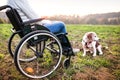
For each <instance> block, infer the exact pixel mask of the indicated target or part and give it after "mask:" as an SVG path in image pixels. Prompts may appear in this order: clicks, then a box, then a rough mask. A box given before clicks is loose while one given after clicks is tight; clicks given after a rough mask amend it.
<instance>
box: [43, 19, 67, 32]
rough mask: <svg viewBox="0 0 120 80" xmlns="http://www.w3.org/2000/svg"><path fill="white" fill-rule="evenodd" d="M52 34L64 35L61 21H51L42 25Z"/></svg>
mask: <svg viewBox="0 0 120 80" xmlns="http://www.w3.org/2000/svg"><path fill="white" fill-rule="evenodd" d="M44 26H45V27H47V28H48V29H49V30H50V31H51V32H52V33H66V28H65V24H64V23H63V22H61V21H52V22H51V23H46V24H44Z"/></svg>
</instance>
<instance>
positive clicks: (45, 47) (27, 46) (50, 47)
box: [0, 5, 74, 78]
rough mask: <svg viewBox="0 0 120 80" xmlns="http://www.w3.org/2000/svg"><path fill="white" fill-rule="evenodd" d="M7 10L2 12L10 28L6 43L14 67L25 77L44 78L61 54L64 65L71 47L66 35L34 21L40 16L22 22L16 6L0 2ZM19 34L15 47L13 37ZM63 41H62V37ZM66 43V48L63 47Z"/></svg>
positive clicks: (58, 61)
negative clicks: (52, 31) (10, 32)
mask: <svg viewBox="0 0 120 80" xmlns="http://www.w3.org/2000/svg"><path fill="white" fill-rule="evenodd" d="M3 9H7V10H6V12H5V13H6V15H7V17H8V19H9V21H10V22H11V24H12V26H13V28H12V29H11V30H12V32H13V33H12V35H11V37H10V39H9V42H8V51H9V53H10V55H11V56H12V58H13V59H14V63H15V66H16V68H17V70H18V71H19V72H20V73H21V74H23V75H25V76H27V77H29V78H44V77H47V76H49V75H50V74H52V73H53V72H54V71H55V70H56V69H57V68H58V66H59V65H60V63H61V60H62V56H63V55H64V56H65V60H64V61H63V65H64V67H65V68H68V67H69V65H70V59H71V56H74V53H73V49H72V47H71V44H70V42H69V40H68V38H67V34H63V33H51V32H50V31H49V30H48V29H47V28H46V27H44V26H42V25H38V24H37V23H36V22H38V21H41V20H43V19H42V18H39V19H34V20H29V21H26V22H23V21H22V19H21V17H20V15H19V13H18V12H17V10H16V9H14V8H12V7H11V6H8V5H4V6H1V7H0V10H3ZM16 35H19V37H20V41H19V42H15V43H18V44H17V45H16V46H15V48H14V44H15V43H13V41H15V40H14V37H15V36H16ZM63 38H64V39H65V40H66V41H67V44H64V43H63V41H64V39H63ZM66 46H67V48H65V47H66Z"/></svg>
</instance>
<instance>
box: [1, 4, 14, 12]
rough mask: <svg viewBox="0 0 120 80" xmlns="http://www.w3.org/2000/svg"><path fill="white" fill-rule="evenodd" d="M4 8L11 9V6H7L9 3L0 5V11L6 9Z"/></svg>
mask: <svg viewBox="0 0 120 80" xmlns="http://www.w3.org/2000/svg"><path fill="white" fill-rule="evenodd" d="M6 8H10V9H12V7H11V6H9V5H4V6H1V7H0V11H1V10H3V9H6Z"/></svg>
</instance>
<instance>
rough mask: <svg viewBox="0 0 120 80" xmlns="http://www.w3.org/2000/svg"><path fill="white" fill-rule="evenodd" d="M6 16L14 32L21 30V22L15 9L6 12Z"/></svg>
mask: <svg viewBox="0 0 120 80" xmlns="http://www.w3.org/2000/svg"><path fill="white" fill-rule="evenodd" d="M6 15H7V17H8V18H9V20H10V22H11V24H12V25H13V27H14V29H15V30H16V31H19V30H22V29H21V28H22V26H23V24H22V23H23V21H22V19H21V17H20V15H19V14H18V12H17V10H16V9H10V10H7V11H6Z"/></svg>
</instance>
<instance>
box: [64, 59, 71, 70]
mask: <svg viewBox="0 0 120 80" xmlns="http://www.w3.org/2000/svg"><path fill="white" fill-rule="evenodd" d="M69 66H70V59H69V58H66V59H65V60H64V61H63V67H64V68H66V69H67V68H68V67H69Z"/></svg>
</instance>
